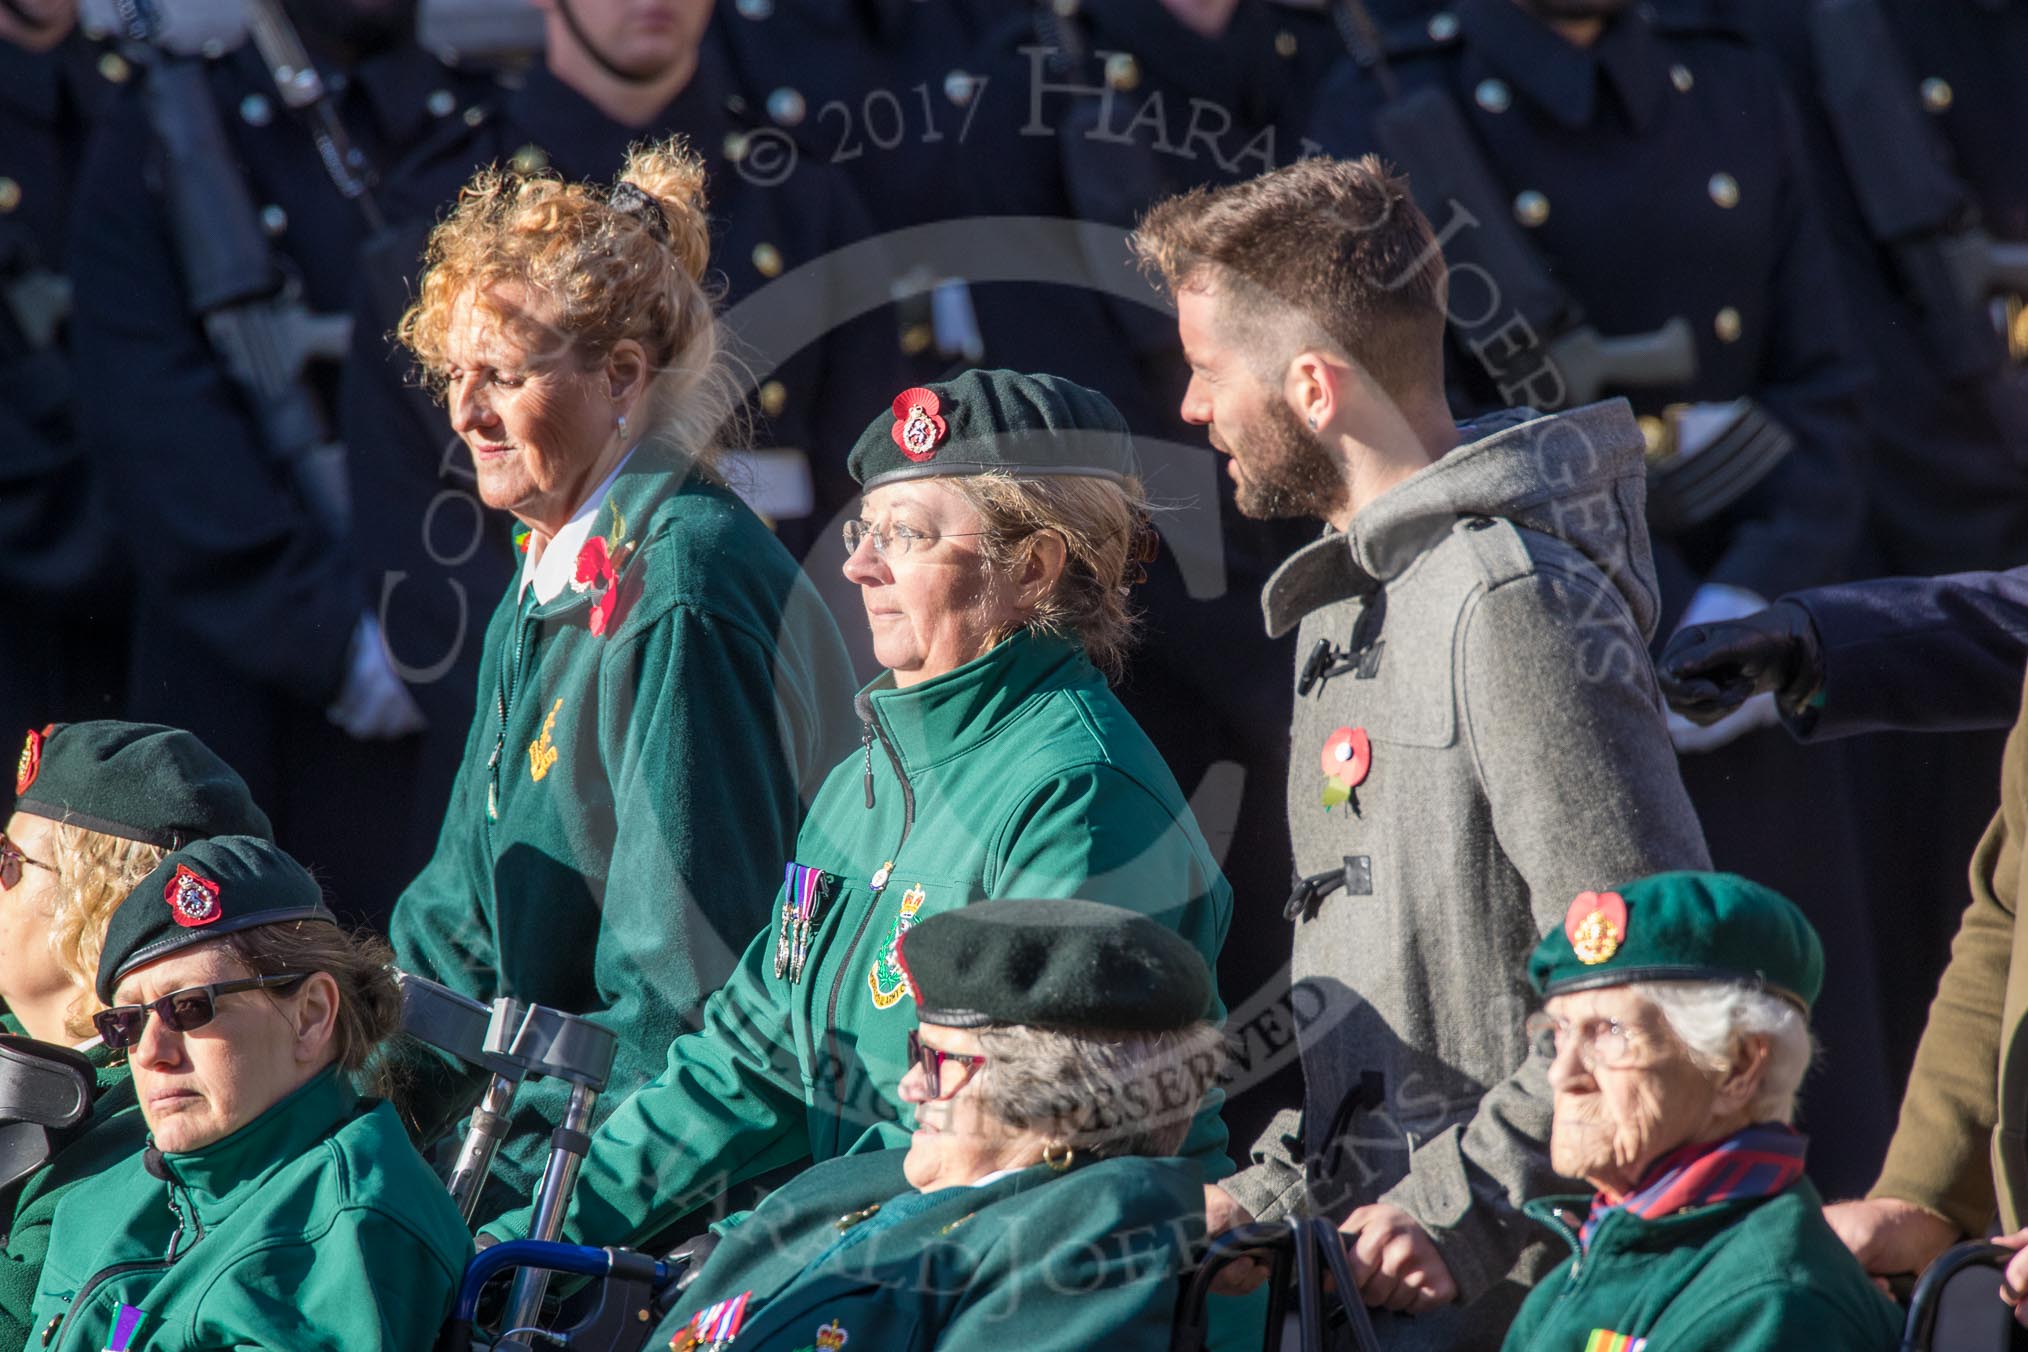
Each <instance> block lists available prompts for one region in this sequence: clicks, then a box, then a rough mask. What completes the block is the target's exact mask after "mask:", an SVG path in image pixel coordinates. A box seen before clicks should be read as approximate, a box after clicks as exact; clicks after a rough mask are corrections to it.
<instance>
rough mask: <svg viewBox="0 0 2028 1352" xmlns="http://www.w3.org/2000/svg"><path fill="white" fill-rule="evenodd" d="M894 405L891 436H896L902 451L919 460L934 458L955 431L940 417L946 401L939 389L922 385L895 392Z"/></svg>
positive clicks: (919, 461) (895, 441) (895, 442)
mask: <svg viewBox="0 0 2028 1352" xmlns="http://www.w3.org/2000/svg"><path fill="white" fill-rule="evenodd" d="M891 407H892V409H893V412H894V426H893V427H892V428H890V429H889V432H888V435H890V436H892V437H893V438H894V444H895V445H896V446H899V447H900V448H901V453H902V454H903V455H905V456H907V457H908V458H909V459H911V460H914V461H916V462H918V463H921V462H922V461H925V460H930V459H933V458H934V457H935V456H936V453H937V446H938V445H939V444H940V443H941V442H942V441H943V439H944V438H945V437H946V436H947V435H949V433H950V430H951V429H950V424H948V423H946V422H945V421H944V420H943V419H942V418H940V417H938V416H937V414H938V413H939V412H941V411H942V409H943V401H942V400H940V399H938V398H937V396H936V392H935V391H933V390H926V389H923V388H922V387H921V386H920V385H918V386H915V387H913V388H910V389H906V390H903V391H902V392H901V393H900V394H897V395H895V396H894V403H893V404H892V405H891Z"/></svg>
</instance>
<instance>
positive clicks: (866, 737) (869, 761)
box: [859, 723, 873, 808]
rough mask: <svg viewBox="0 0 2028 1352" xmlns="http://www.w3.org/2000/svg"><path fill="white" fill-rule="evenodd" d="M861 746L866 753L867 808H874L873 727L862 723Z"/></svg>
mask: <svg viewBox="0 0 2028 1352" xmlns="http://www.w3.org/2000/svg"><path fill="white" fill-rule="evenodd" d="M860 727H861V728H862V729H863V731H862V732H861V733H860V734H859V745H860V747H861V748H862V749H863V750H864V751H865V752H866V806H867V807H869V808H870V807H872V806H873V725H872V724H871V723H862V724H860Z"/></svg>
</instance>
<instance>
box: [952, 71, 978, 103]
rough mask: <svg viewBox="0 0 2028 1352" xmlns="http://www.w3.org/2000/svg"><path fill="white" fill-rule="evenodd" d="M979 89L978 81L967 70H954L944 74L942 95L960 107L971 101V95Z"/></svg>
mask: <svg viewBox="0 0 2028 1352" xmlns="http://www.w3.org/2000/svg"><path fill="white" fill-rule="evenodd" d="M978 89H979V86H978V81H976V80H974V79H973V78H972V75H971V73H970V72H969V71H962V70H954V71H952V72H951V73H950V74H949V75H946V76H944V97H945V98H947V99H949V100H950V101H951V102H952V103H955V104H957V105H958V106H959V107H960V108H962V107H964V106H965V105H966V104H968V103H970V102H971V101H972V95H973V94H975V93H977V92H978Z"/></svg>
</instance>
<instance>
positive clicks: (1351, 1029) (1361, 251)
mask: <svg viewBox="0 0 2028 1352" xmlns="http://www.w3.org/2000/svg"><path fill="white" fill-rule="evenodd" d="M1135 246H1136V249H1137V251H1138V252H1139V254H1140V256H1141V258H1142V260H1143V262H1144V264H1145V265H1146V266H1147V267H1148V269H1149V271H1150V272H1151V273H1153V274H1155V275H1156V276H1157V277H1158V278H1159V280H1160V281H1161V282H1162V284H1164V285H1165V286H1166V287H1167V288H1168V289H1169V290H1170V291H1171V292H1172V293H1173V294H1174V296H1175V298H1176V303H1177V313H1178V324H1179V327H1180V329H1181V332H1182V338H1183V346H1184V352H1185V355H1186V358H1187V359H1188V361H1189V363H1190V368H1191V381H1190V387H1189V390H1188V392H1187V393H1186V394H1185V396H1184V402H1183V409H1182V412H1183V416H1184V417H1185V418H1186V419H1188V420H1189V421H1191V422H1193V423H1198V424H1202V425H1203V426H1205V427H1206V428H1208V429H1209V433H1210V439H1211V444H1212V445H1213V447H1215V448H1216V449H1218V450H1219V451H1221V452H1223V453H1224V454H1225V455H1227V456H1228V457H1230V459H1229V462H1228V470H1229V472H1230V473H1231V475H1232V477H1233V479H1234V482H1235V485H1236V496H1237V500H1238V504H1239V507H1240V510H1241V511H1243V512H1245V513H1247V514H1248V515H1250V516H1258V517H1271V516H1281V517H1287V516H1308V517H1314V518H1317V519H1319V520H1321V521H1323V522H1324V523H1326V524H1327V525H1328V527H1329V529H1328V530H1327V531H1326V532H1325V533H1324V535H1323V537H1322V538H1321V539H1319V540H1318V541H1317V542H1316V543H1314V544H1311V545H1309V546H1307V547H1305V548H1304V549H1302V550H1300V551H1299V552H1298V553H1297V554H1295V555H1294V557H1292V558H1290V559H1289V560H1288V561H1287V562H1286V563H1284V564H1283V565H1282V567H1281V568H1280V569H1279V570H1278V571H1277V572H1276V573H1275V574H1274V576H1273V577H1272V578H1271V579H1270V581H1269V583H1268V586H1267V589H1266V591H1265V593H1264V594H1263V596H1262V605H1263V608H1264V610H1265V612H1266V618H1267V626H1268V630H1269V632H1270V633H1271V634H1277V635H1279V634H1283V633H1286V632H1288V630H1290V629H1291V628H1296V627H1298V626H1300V634H1299V638H1298V642H1297V647H1296V665H1297V671H1296V691H1297V696H1296V704H1295V718H1294V726H1293V728H1292V729H1291V733H1290V736H1291V738H1292V739H1293V742H1292V747H1291V768H1290V771H1289V792H1288V808H1289V829H1290V834H1291V837H1292V839H1293V842H1294V845H1295V855H1296V866H1297V871H1298V873H1299V874H1300V875H1301V877H1300V880H1299V881H1298V883H1297V885H1296V888H1295V891H1294V894H1293V895H1292V896H1291V897H1290V898H1289V900H1288V904H1287V910H1288V918H1289V920H1290V921H1291V923H1292V928H1293V931H1294V951H1293V963H1292V968H1291V977H1292V980H1293V981H1294V982H1295V983H1296V984H1297V986H1298V988H1299V989H1298V991H1297V993H1296V996H1295V1008H1297V1009H1298V1010H1300V1011H1303V1012H1304V1013H1305V1014H1306V1015H1311V1017H1308V1018H1307V1020H1306V1022H1305V1024H1304V1026H1303V1028H1302V1030H1301V1034H1300V1052H1301V1056H1302V1063H1303V1078H1304V1094H1303V1104H1302V1108H1301V1110H1300V1112H1299V1111H1297V1110H1296V1109H1294V1108H1290V1109H1287V1110H1285V1111H1284V1112H1283V1113H1281V1114H1280V1116H1279V1117H1278V1118H1277V1119H1276V1121H1275V1122H1274V1123H1273V1124H1272V1125H1271V1126H1270V1128H1269V1130H1268V1132H1267V1133H1266V1134H1265V1135H1264V1136H1263V1137H1262V1139H1261V1140H1260V1142H1259V1143H1258V1144H1256V1146H1255V1147H1254V1152H1253V1163H1252V1165H1251V1167H1249V1168H1245V1169H1242V1170H1241V1171H1240V1172H1239V1173H1238V1174H1236V1175H1234V1176H1233V1177H1232V1178H1229V1179H1227V1180H1226V1181H1225V1183H1224V1185H1223V1187H1222V1189H1221V1188H1213V1189H1210V1190H1208V1191H1207V1211H1208V1212H1209V1217H1208V1219H1209V1221H1210V1224H1211V1228H1212V1229H1213V1230H1217V1229H1219V1228H1222V1227H1224V1226H1227V1225H1231V1224H1234V1223H1238V1222H1240V1221H1244V1220H1246V1219H1247V1218H1248V1217H1249V1216H1252V1217H1257V1218H1260V1219H1271V1218H1276V1217H1280V1216H1284V1215H1288V1214H1291V1213H1301V1212H1316V1213H1321V1214H1327V1215H1329V1216H1331V1217H1332V1218H1334V1219H1336V1220H1338V1221H1339V1222H1340V1228H1341V1229H1342V1230H1343V1231H1344V1232H1345V1233H1346V1238H1347V1243H1348V1246H1349V1247H1350V1249H1351V1251H1352V1254H1353V1257H1354V1266H1355V1270H1356V1275H1357V1276H1358V1277H1359V1280H1360V1283H1361V1288H1360V1289H1361V1294H1362V1295H1363V1296H1364V1298H1365V1300H1366V1302H1367V1304H1369V1305H1373V1306H1380V1307H1385V1308H1387V1309H1390V1310H1394V1311H1399V1312H1402V1313H1403V1314H1408V1315H1413V1316H1414V1317H1413V1318H1412V1319H1394V1320H1393V1321H1392V1322H1393V1323H1394V1325H1395V1327H1393V1328H1391V1329H1387V1330H1384V1331H1383V1338H1384V1340H1385V1341H1386V1342H1387V1344H1388V1346H1389V1347H1392V1348H1420V1347H1490V1346H1493V1345H1495V1344H1497V1343H1498V1341H1499V1333H1500V1331H1501V1330H1502V1329H1504V1328H1505V1326H1506V1324H1507V1322H1508V1321H1509V1320H1510V1319H1511V1317H1512V1315H1513V1312H1514V1310H1515V1308H1516V1307H1517V1306H1518V1305H1519V1303H1520V1300H1521V1297H1522V1296H1523V1295H1524V1294H1525V1293H1526V1291H1527V1288H1528V1287H1529V1286H1530V1285H1531V1284H1532V1283H1533V1282H1534V1280H1535V1279H1536V1278H1538V1277H1539V1276H1540V1275H1541V1274H1542V1273H1544V1272H1545V1271H1547V1270H1548V1268H1549V1267H1550V1265H1551V1263H1552V1261H1553V1255H1552V1254H1551V1252H1550V1249H1549V1246H1548V1245H1547V1244H1546V1243H1545V1241H1546V1240H1547V1239H1548V1234H1547V1232H1546V1231H1543V1230H1541V1229H1539V1228H1538V1227H1536V1226H1535V1225H1533V1223H1532V1222H1529V1221H1528V1220H1526V1219H1525V1218H1524V1217H1523V1216H1522V1215H1521V1212H1520V1210H1519V1205H1520V1203H1521V1202H1522V1201H1523V1200H1524V1199H1525V1198H1527V1197H1529V1196H1531V1195H1535V1194H1539V1193H1544V1192H1551V1191H1555V1190H1556V1188H1557V1186H1558V1185H1556V1184H1555V1183H1554V1180H1553V1175H1552V1174H1551V1173H1550V1170H1549V1162H1548V1156H1547V1149H1546V1142H1547V1141H1548V1139H1549V1125H1550V1105H1551V1096H1550V1093H1549V1089H1548V1084H1547V1079H1546V1072H1547V1069H1548V1064H1549V1058H1548V1055H1547V1049H1546V1048H1543V1049H1533V1050H1531V1048H1530V1047H1529V1046H1528V1044H1527V1040H1526V1038H1525V1036H1524V1034H1523V1032H1522V1023H1523V1020H1524V1018H1525V1016H1526V1014H1527V1013H1528V1010H1529V1008H1530V997H1529V994H1528V987H1527V974H1526V970H1525V969H1526V963H1527V958H1528V954H1529V952H1530V951H1531V950H1532V949H1533V948H1534V946H1535V944H1536V942H1537V940H1538V939H1540V937H1541V936H1542V935H1543V934H1544V933H1546V932H1547V931H1548V930H1549V929H1550V928H1551V927H1552V926H1559V925H1563V924H1564V923H1565V916H1566V913H1567V912H1568V911H1569V909H1570V907H1571V905H1572V903H1573V901H1574V900H1575V899H1576V898H1577V897H1578V895H1579V894H1580V893H1585V892H1590V891H1603V890H1608V889H1610V888H1612V887H1614V886H1616V885H1618V884H1620V883H1623V882H1628V881H1631V880H1633V879H1635V878H1639V877H1642V876H1644V875H1646V874H1650V873H1656V872H1660V871H1663V870H1667V869H1684V868H1690V869H1702V868H1708V867H1709V866H1710V860H1709V859H1708V857H1707V855H1706V851H1705V847H1704V839H1703V834H1702V832H1701V831H1700V829H1699V827H1698V824H1697V818H1696V815H1695V813H1694V811H1693V810H1692V808H1691V806H1690V802H1689V799H1688V798H1687V797H1686V796H1685V794H1684V791H1683V785H1682V782H1681V780H1680V778H1679V777H1678V774H1677V770H1676V756H1675V752H1674V750H1673V749H1672V748H1671V746H1670V743H1669V736H1668V731H1667V728H1666V726H1665V724H1664V721H1663V706H1662V701H1661V697H1660V694H1659V693H1658V691H1657V688H1656V683H1655V676H1654V671H1653V668H1652V666H1651V665H1650V662H1649V658H1648V650H1647V640H1648V638H1649V636H1650V635H1651V634H1652V633H1653V631H1654V627H1655V623H1656V618H1657V615H1656V612H1657V604H1656V582H1655V576H1654V570H1653V564H1652V561H1651V559H1650V556H1649V548H1648V534H1647V526H1646V522H1645V517H1644V515H1643V509H1644V502H1645V496H1646V478H1645V468H1644V462H1643V444H1642V439H1641V433H1640V430H1639V428H1638V427H1637V426H1636V424H1635V422H1634V419H1633V416H1632V414H1631V412H1630V411H1629V410H1628V408H1627V406H1626V404H1625V403H1624V402H1622V401H1618V400H1615V401H1612V402H1609V403H1604V404H1595V405H1592V406H1590V407H1585V408H1579V409H1575V410H1572V411H1570V412H1567V413H1559V414H1551V415H1538V414H1536V413H1534V412H1532V411H1530V410H1526V409H1521V410H1514V411H1511V412H1507V413H1503V414H1500V415H1497V416H1494V417H1490V418H1487V419H1485V420H1483V421H1481V422H1478V423H1474V424H1471V425H1469V426H1465V427H1459V426H1457V425H1456V424H1455V423H1454V421H1453V419H1452V417H1451V413H1450V409H1449V407H1448V405H1447V403H1446V401H1445V396H1444V383H1443V342H1444V319H1445V303H1446V299H1445V297H1446V291H1445V288H1446V278H1445V272H1444V264H1443V261H1442V254H1441V251H1440V250H1439V248H1438V246H1437V243H1436V241H1435V239H1434V238H1433V235H1432V232H1431V229H1430V226H1429V223H1428V221H1427V220H1426V219H1424V217H1423V216H1422V214H1421V213H1420V212H1419V211H1417V209H1416V207H1415V205H1414V203H1413V201H1412V200H1411V199H1410V197H1409V195H1408V191H1407V187H1406V184H1405V183H1403V182H1402V181H1401V180H1400V179H1398V178H1394V177H1391V176H1389V175H1388V173H1387V172H1386V171H1385V170H1384V169H1383V168H1382V167H1381V166H1380V165H1379V164H1378V162H1377V161H1374V160H1372V159H1370V158H1369V159H1366V160H1362V161H1356V162H1352V161H1335V160H1330V159H1323V158H1315V159H1307V160H1304V161H1301V162H1299V163H1298V164H1295V165H1292V166H1290V167H1289V168H1286V169H1282V170H1279V171H1277V172H1275V173H1271V174H1267V175H1264V176H1262V177H1260V178H1258V179H1255V180H1252V181H1250V182H1247V183H1243V184H1240V185H1237V186H1235V187H1231V188H1227V189H1223V190H1220V191H1218V192H1215V193H1209V194H1206V193H1195V194H1190V195H1187V196H1184V197H1180V198H1176V199H1172V200H1171V201H1169V202H1165V203H1163V204H1161V205H1159V206H1157V207H1156V208H1155V209H1154V210H1153V211H1152V212H1151V213H1150V215H1149V216H1148V218H1147V219H1146V220H1145V221H1144V222H1143V224H1142V227H1141V229H1140V230H1139V231H1138V232H1137V233H1136V236H1135ZM1279 900H1280V899H1279V898H1275V899H1270V898H1265V897H1258V896H1256V897H1245V898H1241V899H1240V907H1241V909H1242V911H1244V910H1245V909H1246V908H1248V907H1254V908H1259V909H1258V910H1257V911H1256V914H1259V913H1260V911H1262V910H1265V909H1266V908H1268V907H1271V906H1273V905H1275V904H1276V902H1278V901H1279ZM1313 1011H1314V1012H1313ZM1312 1012H1313V1013H1312Z"/></svg>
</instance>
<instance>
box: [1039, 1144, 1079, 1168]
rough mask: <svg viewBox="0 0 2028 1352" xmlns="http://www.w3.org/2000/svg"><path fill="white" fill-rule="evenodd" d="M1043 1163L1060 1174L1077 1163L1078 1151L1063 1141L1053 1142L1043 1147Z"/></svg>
mask: <svg viewBox="0 0 2028 1352" xmlns="http://www.w3.org/2000/svg"><path fill="white" fill-rule="evenodd" d="M1042 1162H1043V1163H1044V1164H1046V1165H1048V1166H1049V1167H1050V1168H1051V1169H1052V1170H1054V1171H1055V1172H1057V1173H1059V1174H1060V1173H1063V1172H1065V1171H1066V1170H1068V1169H1069V1168H1070V1166H1071V1165H1073V1164H1075V1163H1076V1162H1077V1151H1076V1150H1074V1149H1073V1148H1071V1147H1070V1146H1067V1145H1065V1144H1063V1143H1062V1142H1061V1141H1051V1142H1050V1143H1049V1144H1048V1145H1046V1146H1044V1147H1042Z"/></svg>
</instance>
